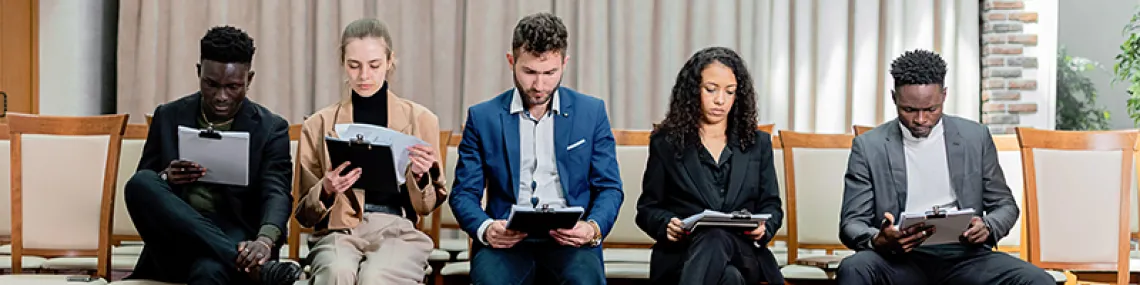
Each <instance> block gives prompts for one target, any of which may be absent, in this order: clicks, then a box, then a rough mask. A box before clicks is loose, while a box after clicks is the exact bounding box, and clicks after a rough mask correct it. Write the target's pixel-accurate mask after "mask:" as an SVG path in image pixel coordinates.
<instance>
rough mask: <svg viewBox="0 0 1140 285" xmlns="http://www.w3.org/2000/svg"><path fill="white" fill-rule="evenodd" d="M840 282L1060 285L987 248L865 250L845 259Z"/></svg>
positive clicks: (1039, 271)
mask: <svg viewBox="0 0 1140 285" xmlns="http://www.w3.org/2000/svg"><path fill="white" fill-rule="evenodd" d="M836 279H837V280H836V281H838V283H839V284H840V285H852V284H908V285H909V284H963V285H971V284H977V285H989V284H995V285H997V284H1057V283H1056V281H1054V280H1053V277H1051V276H1049V274H1048V273H1045V270H1042V269H1041V268H1037V267H1036V266H1033V265H1032V264H1029V263H1028V262H1025V261H1023V260H1021V259H1017V258H1016V257H1013V256H1011V255H1009V254H1007V253H1003V252H997V251H990V250H986V249H981V248H978V249H974V250H966V251H963V252H961V253H960V254H933V253H930V252H925V251H921V252H920V251H911V252H909V253H904V254H899V255H881V254H879V253H878V252H875V251H870V250H865V251H860V252H858V253H855V254H854V255H852V256H850V257H847V258H846V259H843V262H841V263H840V264H839V272H837V274H836Z"/></svg>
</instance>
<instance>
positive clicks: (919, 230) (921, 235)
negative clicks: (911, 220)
mask: <svg viewBox="0 0 1140 285" xmlns="http://www.w3.org/2000/svg"><path fill="white" fill-rule="evenodd" d="M883 215H884V217H886V219H884V221H883V223H882V224H881V225H879V234H878V235H876V236H875V239H874V241H873V242H874V245H875V249H877V250H880V251H886V252H890V253H904V252H910V251H911V250H913V249H915V248H917V247H918V246H919V245H922V242H924V241H926V239H927V238H929V237H930V236H931V235H934V231H935V228H934V226H927V225H926V224H925V223H918V224H914V225H911V226H909V227H907V228H905V229H902V230H899V229H898V227H895V226H894V224H895V216H894V215H891V213H885V214H883Z"/></svg>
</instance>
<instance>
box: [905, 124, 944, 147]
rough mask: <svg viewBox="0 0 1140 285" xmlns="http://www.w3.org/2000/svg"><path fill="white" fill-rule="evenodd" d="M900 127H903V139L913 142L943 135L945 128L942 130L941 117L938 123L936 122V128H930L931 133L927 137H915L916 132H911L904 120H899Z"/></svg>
mask: <svg viewBox="0 0 1140 285" xmlns="http://www.w3.org/2000/svg"><path fill="white" fill-rule="evenodd" d="M899 128H900V129H902V134H903V140H906V141H912V142H920V141H925V140H928V139H930V138H934V137H940V136H942V132H943V130H942V119H941V118H939V119H938V123H936V124H934V128H931V129H930V135H927V136H926V137H925V138H916V137H914V134H911V133H910V130H908V129H907V128H906V126H903V123H902V121H899Z"/></svg>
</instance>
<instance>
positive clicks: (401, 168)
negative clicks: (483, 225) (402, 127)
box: [328, 124, 431, 184]
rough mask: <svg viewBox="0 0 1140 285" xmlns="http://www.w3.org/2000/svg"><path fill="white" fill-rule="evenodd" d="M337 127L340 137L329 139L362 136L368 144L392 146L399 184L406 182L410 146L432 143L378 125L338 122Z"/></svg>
mask: <svg viewBox="0 0 1140 285" xmlns="http://www.w3.org/2000/svg"><path fill="white" fill-rule="evenodd" d="M335 129H336V133H337V136H339V138H328V139H330V140H337V141H343V142H352V141H353V140H356V139H357V138H362V139H364V141H365V142H366V143H368V144H371V145H380V146H387V147H389V148H391V149H392V163H393V164H395V166H396V167H395V169H396V180H397V181H398V182H399V184H404V183H405V181H404V180H405V179H404V173H405V171H407V170H408V163H409V162H411V159H410V158H409V157H408V153H409V152H408V148H409V147H411V146H414V145H427V146H430V145H431V144H429V143H427V142H425V141H423V140H421V139H420V138H417V137H415V136H410V135H407V134H404V133H401V132H397V131H394V130H392V129H389V128H385V127H381V126H377V125H371V124H337V125H336V126H335Z"/></svg>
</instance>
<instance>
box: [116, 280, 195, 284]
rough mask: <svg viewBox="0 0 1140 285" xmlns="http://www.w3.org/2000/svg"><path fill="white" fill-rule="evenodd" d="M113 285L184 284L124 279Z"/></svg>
mask: <svg viewBox="0 0 1140 285" xmlns="http://www.w3.org/2000/svg"><path fill="white" fill-rule="evenodd" d="M111 285H184V284H178V283H166V282H159V281H152V280H123V281H115V282H111Z"/></svg>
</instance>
